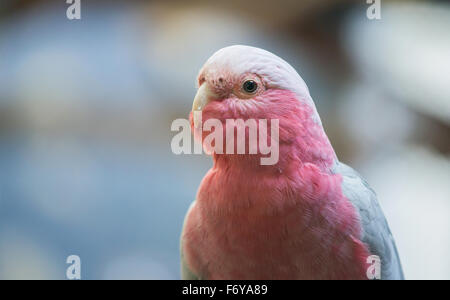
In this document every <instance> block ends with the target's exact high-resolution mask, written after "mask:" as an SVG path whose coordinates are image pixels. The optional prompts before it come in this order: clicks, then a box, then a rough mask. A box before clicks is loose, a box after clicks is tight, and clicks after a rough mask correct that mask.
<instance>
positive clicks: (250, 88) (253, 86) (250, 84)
mask: <svg viewBox="0 0 450 300" xmlns="http://www.w3.org/2000/svg"><path fill="white" fill-rule="evenodd" d="M242 89H243V90H244V92H246V93H249V94H253V93H254V92H256V90H257V89H258V84H257V83H256V81H254V80H247V81H245V82H244V84H243V85H242Z"/></svg>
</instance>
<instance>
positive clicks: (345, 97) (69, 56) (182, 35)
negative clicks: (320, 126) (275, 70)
mask: <svg viewBox="0 0 450 300" xmlns="http://www.w3.org/2000/svg"><path fill="white" fill-rule="evenodd" d="M68 7H69V5H68V4H66V3H65V1H64V0H60V1H37V0H34V1H31V0H29V1H14V0H1V1H0V279H65V275H66V268H67V267H68V265H67V264H66V258H67V257H68V256H69V255H72V254H75V255H79V256H80V257H81V261H82V278H83V279H178V278H179V235H180V230H181V227H182V222H183V218H184V214H185V212H186V211H187V208H188V206H189V204H190V203H191V201H192V200H193V199H194V197H195V194H196V190H197V187H198V185H199V183H200V180H201V178H202V177H203V175H204V174H205V172H206V171H207V170H208V169H209V168H210V167H211V160H210V158H209V157H207V156H204V155H203V156H201V155H181V156H177V155H174V154H172V152H171V148H170V141H171V139H172V137H173V136H174V135H175V132H171V131H170V125H171V123H172V121H173V120H175V119H176V118H186V117H187V116H188V113H189V111H190V109H191V105H192V99H193V96H194V94H195V77H196V75H197V72H198V70H199V69H200V67H201V66H202V64H203V63H204V61H205V60H206V59H207V58H208V57H209V56H210V55H211V54H212V53H213V52H215V51H216V50H218V49H219V48H222V47H224V46H228V45H232V44H247V45H252V46H257V47H262V48H265V49H267V50H269V51H271V52H274V53H276V54H277V55H279V56H281V57H283V58H284V59H285V60H287V61H288V62H289V63H290V64H292V66H294V67H295V68H296V69H297V71H298V72H299V73H300V75H301V76H302V77H303V78H304V79H305V81H306V82H307V84H308V85H309V88H310V92H311V95H312V97H313V99H315V101H316V105H317V108H318V111H319V113H320V115H321V117H322V120H323V123H324V127H325V130H326V131H327V133H328V135H329V137H330V140H331V142H332V144H333V145H334V147H335V150H336V152H337V154H338V156H339V158H340V160H341V161H343V162H346V163H348V164H350V165H352V166H353V167H354V168H355V169H357V170H358V171H359V172H360V173H361V174H362V175H363V176H364V177H365V178H366V179H367V180H368V181H369V182H370V184H371V185H372V187H373V188H374V189H375V190H376V192H377V193H378V196H379V200H380V202H381V205H382V207H383V209H384V212H385V214H386V216H387V218H388V220H389V223H390V226H391V229H392V231H393V234H394V236H395V239H396V241H397V245H398V248H399V252H400V255H401V259H402V263H403V267H404V271H405V275H406V277H407V278H408V279H450V256H449V253H450V234H449V230H450V157H449V154H450V71H449V70H450V35H449V31H450V5H449V4H448V2H446V1H387V0H382V1H381V20H369V19H368V18H367V16H366V10H367V9H368V7H369V5H368V4H366V1H364V0H358V1H356V0H355V1H351V0H347V1H344V0H341V1H336V0H320V1H319V0H309V1H294V0H292V1H289V0H286V1H276V2H273V1H269V0H263V1H251V0H248V1H246V2H245V3H243V2H241V1H237V0H232V1H221V2H219V1H214V2H213V1H189V2H187V1H164V2H163V1H161V2H156V1H155V2H152V1H145V2H144V1H129V0H128V1H125V0H123V1H99V0H96V1H89V0H81V20H68V19H67V17H66V10H67V8H68Z"/></svg>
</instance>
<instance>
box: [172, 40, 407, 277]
mask: <svg viewBox="0 0 450 300" xmlns="http://www.w3.org/2000/svg"><path fill="white" fill-rule="evenodd" d="M198 86H199V88H198V91H197V95H196V96H195V99H194V105H193V112H197V113H198V112H201V113H202V118H201V120H200V124H195V123H198V122H199V121H198V120H194V119H195V118H196V117H195V116H193V114H192V112H191V116H190V120H191V127H192V129H193V131H195V128H196V127H199V126H200V128H201V126H202V124H204V123H205V122H206V121H207V120H209V119H217V120H219V121H220V122H221V123H222V124H223V126H224V131H225V127H226V126H227V124H226V120H228V119H242V120H249V119H266V120H278V124H279V134H278V137H277V139H276V140H275V141H274V140H272V142H278V143H279V159H278V161H277V162H276V163H274V164H265V165H264V164H261V160H260V159H259V158H260V157H262V156H264V155H263V154H262V153H259V152H258V153H256V154H227V152H223V153H219V152H218V151H212V152H211V155H212V158H213V162H214V165H213V167H212V168H211V169H210V170H209V171H208V173H207V174H206V175H205V177H204V178H203V180H202V182H201V184H200V187H199V189H198V193H197V197H196V200H195V201H194V202H193V203H192V205H191V207H190V208H189V211H188V213H187V215H186V219H185V222H184V227H183V232H182V236H181V272H182V278H184V279H230V280H233V279H367V278H368V275H369V273H370V271H368V270H369V268H370V267H371V266H372V267H373V265H372V263H373V260H372V258H373V257H376V258H379V261H378V263H379V266H380V268H379V269H380V270H381V279H403V272H402V268H401V264H400V259H399V256H398V253H397V250H396V246H395V242H394V240H393V237H392V234H391V232H390V230H389V227H388V224H387V222H386V219H385V217H384V215H383V212H382V211H381V208H380V206H379V204H378V201H377V198H376V195H375V193H374V191H373V190H372V189H371V188H370V187H369V186H368V184H367V182H366V181H364V179H362V178H361V176H360V175H359V174H358V173H357V172H355V171H354V170H353V169H352V168H350V167H349V166H347V165H345V164H343V163H341V162H339V161H338V159H337V157H336V154H335V152H334V150H333V147H332V146H331V144H330V142H329V140H328V137H327V136H326V134H325V132H324V129H323V127H322V124H321V121H320V118H319V115H318V113H317V111H316V108H315V105H314V102H313V100H312V98H311V96H310V94H309V90H308V87H307V85H306V84H305V82H304V81H303V79H302V78H301V77H300V75H299V74H298V73H297V72H296V71H295V69H294V68H292V67H291V66H290V65H289V64H288V63H287V62H285V61H284V60H283V59H281V58H279V57H278V56H276V55H274V54H272V53H270V52H268V51H265V50H262V49H259V48H254V47H249V46H240V45H237V46H230V47H226V48H223V49H221V50H219V51H217V52H216V53H215V54H214V55H213V56H212V57H210V58H209V59H208V61H207V62H206V63H205V65H204V66H203V67H202V69H201V70H200V73H199V76H198ZM233 131H234V129H233ZM268 132H269V135H270V131H268ZM201 135H202V136H203V133H202V134H201ZM248 137H249V135H248V131H247V132H246V138H248ZM224 147H225V145H224ZM375 260H376V259H375ZM369 278H370V276H369ZM371 279H372V278H371Z"/></svg>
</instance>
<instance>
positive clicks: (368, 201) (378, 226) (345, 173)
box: [333, 162, 404, 280]
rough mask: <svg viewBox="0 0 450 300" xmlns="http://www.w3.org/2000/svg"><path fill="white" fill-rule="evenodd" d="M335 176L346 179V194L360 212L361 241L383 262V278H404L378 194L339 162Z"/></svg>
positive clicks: (343, 186)
mask: <svg viewBox="0 0 450 300" xmlns="http://www.w3.org/2000/svg"><path fill="white" fill-rule="evenodd" d="M333 173H337V174H341V175H342V177H343V182H342V190H343V193H344V195H345V196H346V197H347V199H349V200H350V202H351V203H352V204H353V206H354V207H355V208H356V210H357V212H358V213H359V216H360V220H361V224H362V229H363V232H362V241H363V242H364V243H365V244H366V245H367V246H368V247H369V250H370V252H371V254H374V255H378V256H379V257H380V259H381V279H387V280H389V279H404V276H403V270H402V266H401V263H400V258H399V255H398V252H397V248H396V246H395V242H394V238H393V237H392V234H391V231H390V229H389V226H388V224H387V222H386V218H385V217H384V214H383V212H382V210H381V207H380V205H379V203H378V200H377V196H376V194H375V192H374V191H373V190H372V189H371V188H370V187H369V185H368V183H367V182H366V181H365V180H364V179H363V178H362V177H361V176H360V175H359V174H358V173H357V172H356V171H355V170H353V169H352V168H350V167H349V166H347V165H345V164H343V163H340V162H338V163H337V165H336V166H335V167H334V169H333Z"/></svg>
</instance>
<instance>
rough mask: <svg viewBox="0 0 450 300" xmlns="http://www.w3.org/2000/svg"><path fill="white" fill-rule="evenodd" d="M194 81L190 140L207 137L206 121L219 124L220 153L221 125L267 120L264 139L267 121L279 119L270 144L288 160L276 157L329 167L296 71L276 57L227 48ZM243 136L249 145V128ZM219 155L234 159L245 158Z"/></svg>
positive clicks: (317, 122)
mask: <svg viewBox="0 0 450 300" xmlns="http://www.w3.org/2000/svg"><path fill="white" fill-rule="evenodd" d="M197 82H198V90H197V94H196V96H195V99H194V103H193V106H192V112H191V115H190V120H191V125H192V128H193V131H194V135H196V137H197V138H199V137H203V139H204V138H205V137H206V135H208V133H209V132H205V130H204V128H203V126H204V125H205V122H207V121H208V120H210V119H214V120H219V122H220V123H221V124H222V126H223V132H224V134H223V135H224V140H223V149H224V153H225V148H226V143H227V141H226V140H225V136H226V134H227V133H226V130H227V122H226V121H227V120H238V119H240V120H244V121H246V120H250V119H252V120H256V121H258V120H267V124H268V129H267V133H268V136H269V138H270V135H271V131H270V128H271V120H278V124H279V125H278V126H279V134H278V136H277V138H276V141H275V142H278V143H279V146H280V155H283V151H284V152H286V153H284V154H285V155H287V156H289V157H280V159H281V160H283V159H284V160H285V159H287V158H290V159H298V160H302V161H303V162H305V161H316V160H320V161H321V162H323V163H326V164H329V163H330V161H331V160H332V158H331V156H333V157H334V152H333V150H332V148H331V146H330V145H329V142H328V138H327V137H326V135H325V134H324V132H323V128H322V125H321V121H320V118H319V115H318V114H317V111H316V108H315V105H314V102H313V100H312V98H311V96H310V94H309V90H308V87H307V85H306V84H305V82H304V81H303V79H302V78H301V77H300V75H299V74H298V73H297V72H296V71H295V69H294V68H293V67H291V66H290V65H289V64H288V63H287V62H285V61H284V60H283V59H281V58H279V57H278V56H276V55H274V54H272V53H270V52H268V51H266V50H263V49H259V48H255V47H249V46H241V45H236V46H230V47H226V48H223V49H220V50H219V51H217V52H216V53H214V54H213V55H212V56H211V57H210V58H209V59H208V60H207V61H206V63H205V64H204V66H203V67H202V68H201V70H200V72H199V75H198V78H197ZM200 112H201V114H199V113H200ZM199 116H201V117H199ZM258 124H259V123H258ZM234 126H236V124H234ZM202 128H203V130H201V129H202ZM259 129H260V128H259ZM231 131H232V132H234V129H232V130H231ZM245 132H246V140H247V143H249V141H248V139H249V138H252V137H251V135H250V136H249V132H248V128H247V129H246V131H245ZM235 141H236V140H235ZM235 147H236V145H235ZM209 152H213V153H214V152H215V151H209ZM325 152H326V153H327V154H325ZM331 152H333V153H331ZM234 153H236V152H234ZM246 153H247V152H246ZM214 154H215V153H214ZM222 156H224V157H228V158H230V157H233V158H236V159H238V160H242V159H246V158H248V157H249V156H246V155H244V156H242V155H241V156H236V155H234V156H230V155H225V154H223V155H222ZM277 165H279V164H277Z"/></svg>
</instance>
